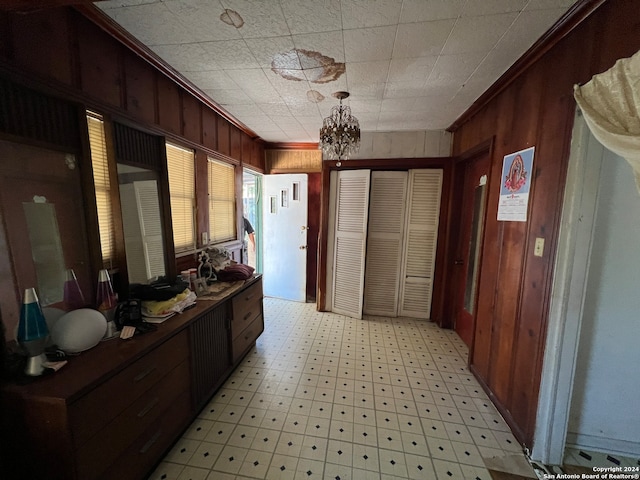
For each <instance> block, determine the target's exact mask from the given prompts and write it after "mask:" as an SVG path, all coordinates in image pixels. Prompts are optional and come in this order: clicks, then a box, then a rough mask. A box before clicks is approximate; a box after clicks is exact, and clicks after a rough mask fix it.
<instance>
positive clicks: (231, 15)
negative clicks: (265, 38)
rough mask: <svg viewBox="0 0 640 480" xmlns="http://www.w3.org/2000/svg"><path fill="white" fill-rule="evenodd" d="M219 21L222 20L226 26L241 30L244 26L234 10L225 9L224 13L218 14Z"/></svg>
mask: <svg viewBox="0 0 640 480" xmlns="http://www.w3.org/2000/svg"><path fill="white" fill-rule="evenodd" d="M220 20H222V21H223V22H224V23H226V24H227V25H231V26H232V27H236V28H241V27H242V26H243V25H244V20H243V19H242V17H241V16H240V14H239V13H238V12H236V11H235V10H230V9H228V8H227V9H225V11H224V12H223V13H222V14H220Z"/></svg>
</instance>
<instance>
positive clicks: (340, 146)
mask: <svg viewBox="0 0 640 480" xmlns="http://www.w3.org/2000/svg"><path fill="white" fill-rule="evenodd" d="M333 96H334V97H336V98H338V99H340V105H337V106H335V107H333V108H332V109H331V115H329V116H328V117H327V118H325V119H324V120H323V121H322V128H321V129H320V148H321V149H322V153H323V154H324V156H325V158H328V159H330V160H338V161H337V163H336V166H338V167H339V166H340V165H341V164H342V160H348V159H349V157H350V156H351V155H352V154H354V153H357V152H358V150H359V149H360V124H359V123H358V119H357V118H356V117H354V116H352V115H351V108H349V107H348V106H346V105H342V100H343V99H345V98H347V97H348V96H349V92H336V93H334V94H333Z"/></svg>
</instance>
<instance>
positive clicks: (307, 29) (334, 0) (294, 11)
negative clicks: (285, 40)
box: [280, 0, 342, 34]
mask: <svg viewBox="0 0 640 480" xmlns="http://www.w3.org/2000/svg"><path fill="white" fill-rule="evenodd" d="M280 6H281V7H282V11H283V13H284V16H285V18H286V20H287V25H289V30H290V31H291V33H293V34H296V33H314V32H333V31H339V30H342V15H341V12H340V0H280Z"/></svg>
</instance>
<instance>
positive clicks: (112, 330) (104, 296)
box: [96, 269, 118, 340]
mask: <svg viewBox="0 0 640 480" xmlns="http://www.w3.org/2000/svg"><path fill="white" fill-rule="evenodd" d="M96 303H97V304H98V311H99V312H100V313H102V315H104V318H105V319H106V320H107V331H106V332H105V334H104V337H103V339H104V340H107V339H109V338H113V337H115V336H116V335H117V334H118V328H117V326H116V323H115V322H114V319H115V313H116V307H117V306H118V297H117V296H116V294H115V293H114V292H113V286H112V285H111V277H109V271H108V270H107V269H102V270H100V272H98V289H97V295H96Z"/></svg>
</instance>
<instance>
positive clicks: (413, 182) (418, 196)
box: [399, 169, 442, 319]
mask: <svg viewBox="0 0 640 480" xmlns="http://www.w3.org/2000/svg"><path fill="white" fill-rule="evenodd" d="M441 188H442V170H435V169H434V170H430V169H420V170H410V171H409V193H408V210H407V219H406V228H405V248H404V251H405V256H404V263H403V267H402V272H403V274H402V282H401V285H400V312H399V313H400V315H401V316H404V317H413V318H423V319H428V318H430V316H431V295H432V293H433V274H434V271H435V261H436V247H437V243H438V222H439V218H440V192H441Z"/></svg>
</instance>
